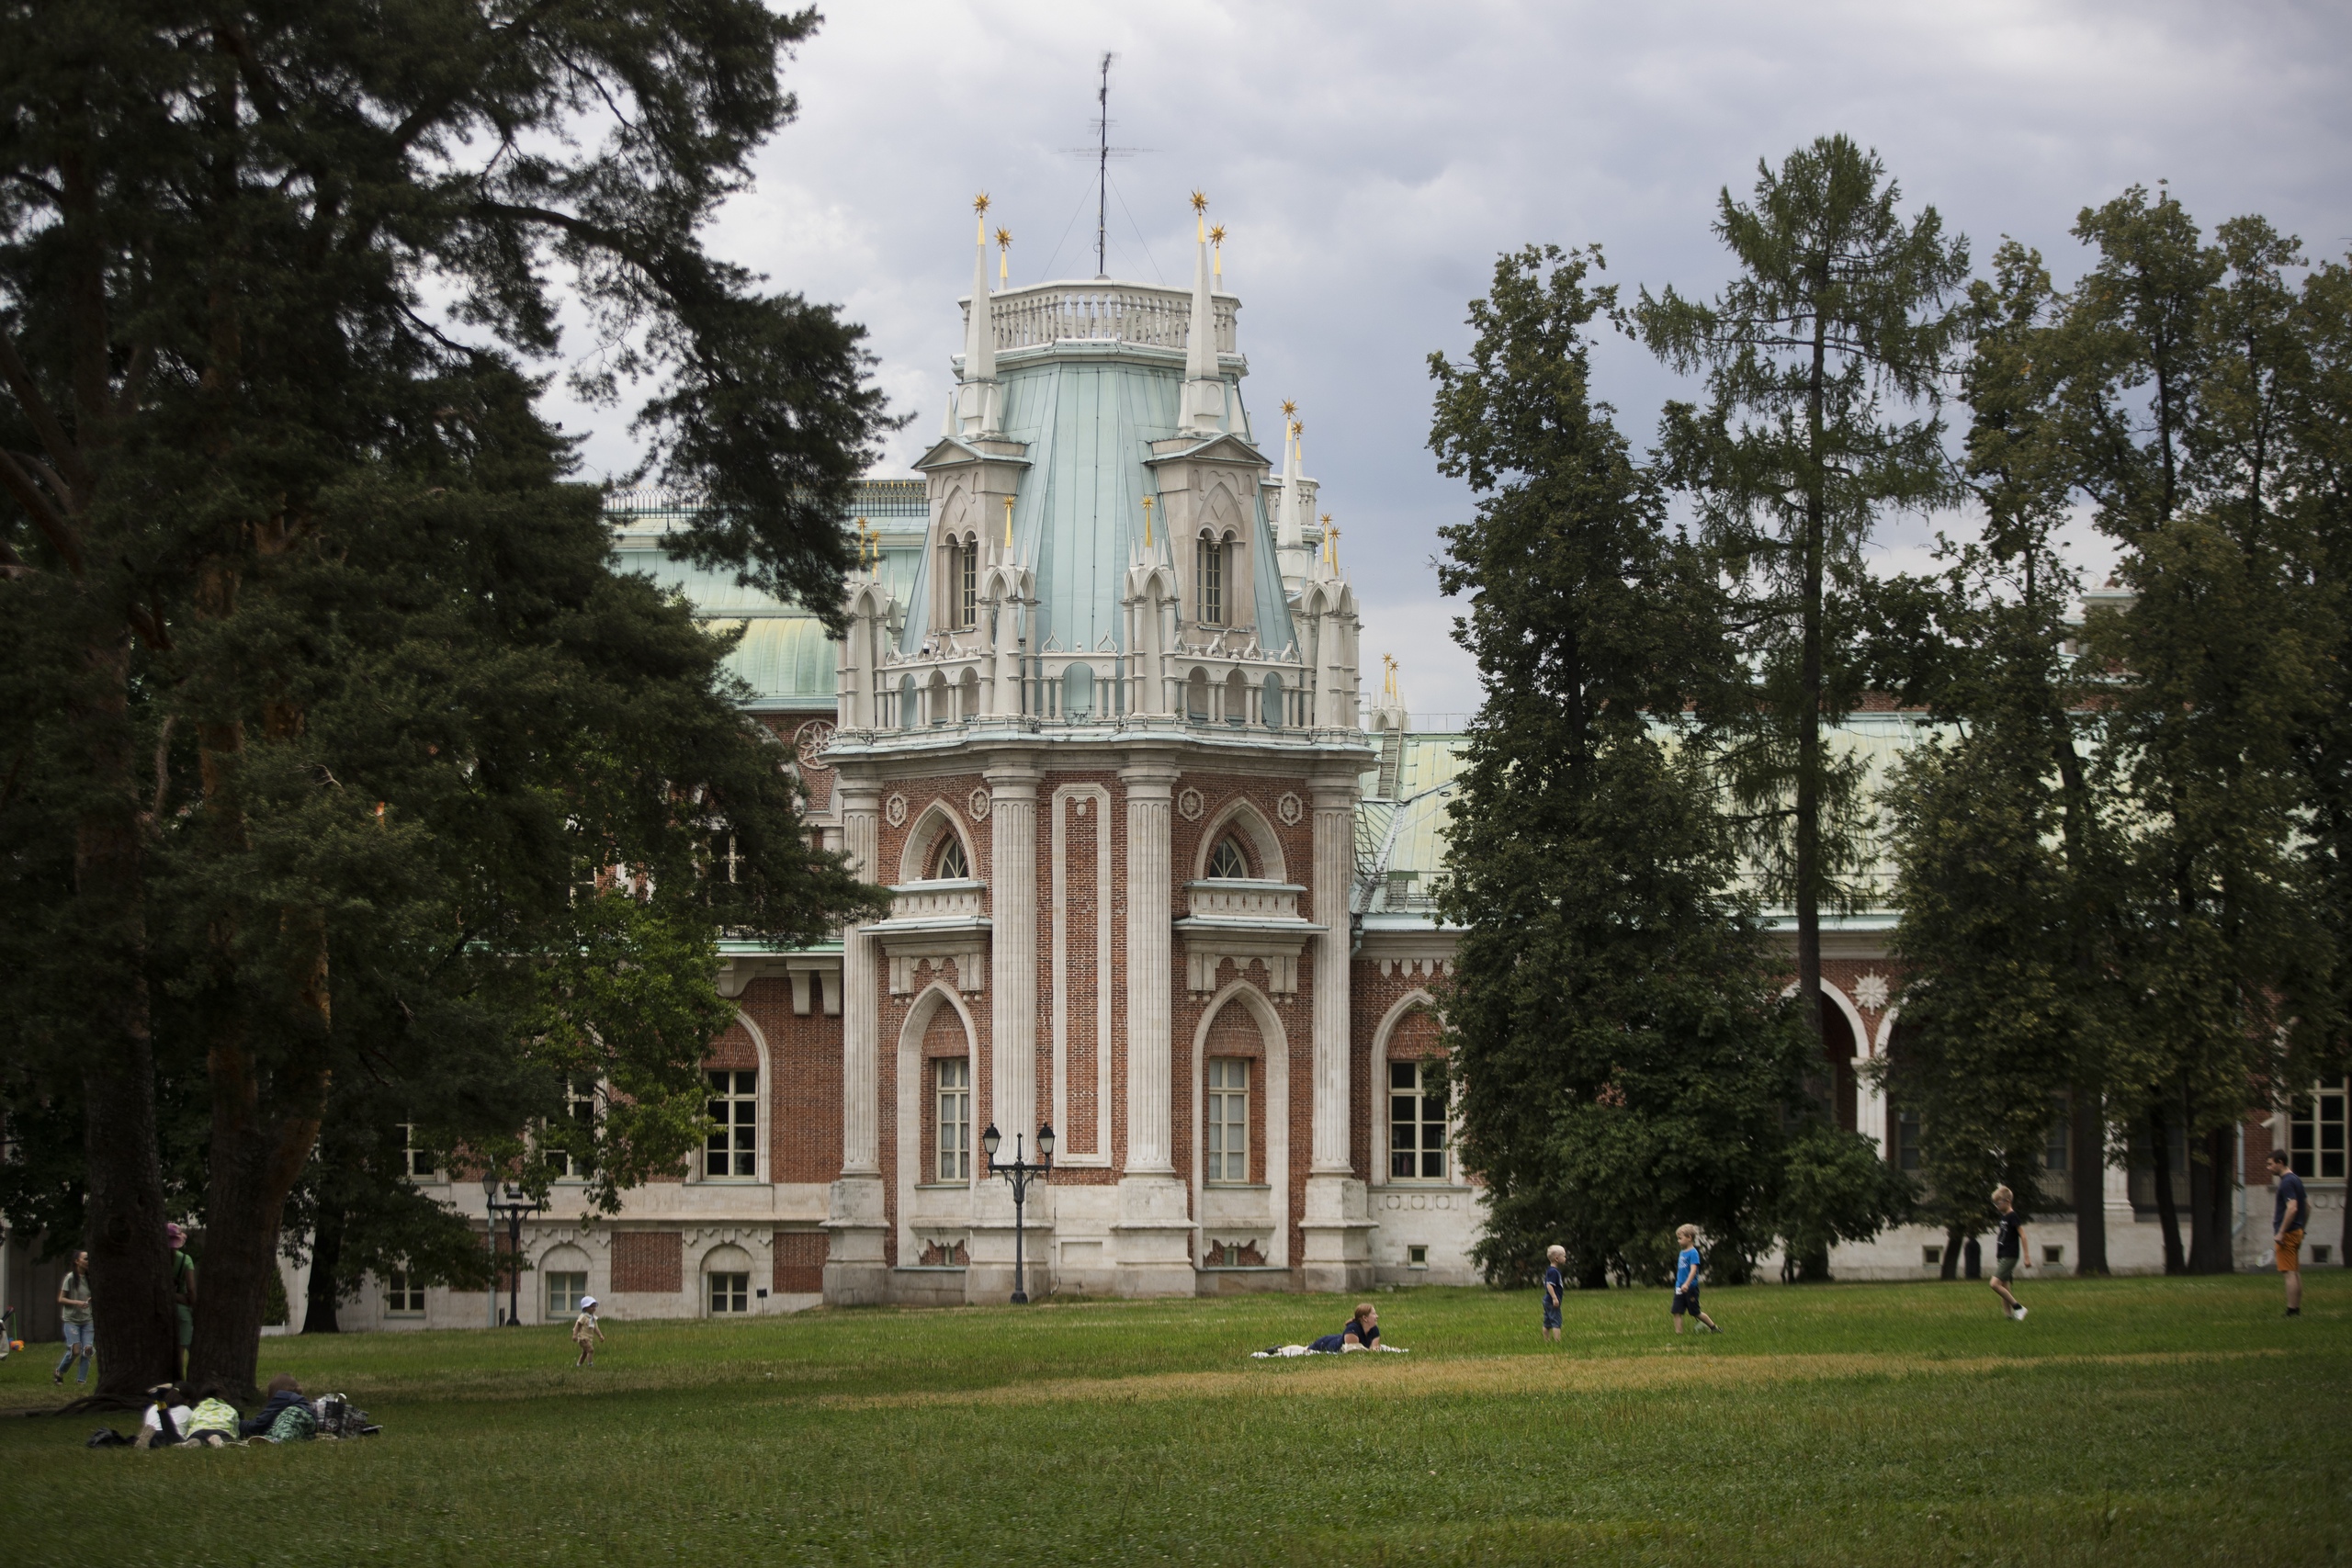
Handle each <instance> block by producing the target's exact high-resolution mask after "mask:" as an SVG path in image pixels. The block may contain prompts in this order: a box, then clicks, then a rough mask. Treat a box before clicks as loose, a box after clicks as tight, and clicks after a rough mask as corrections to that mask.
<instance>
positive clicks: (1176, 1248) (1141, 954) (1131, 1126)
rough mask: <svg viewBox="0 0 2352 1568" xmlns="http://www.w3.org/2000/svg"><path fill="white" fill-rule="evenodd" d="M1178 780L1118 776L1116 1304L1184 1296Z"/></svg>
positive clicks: (1158, 774) (1136, 769) (1173, 773)
mask: <svg viewBox="0 0 2352 1568" xmlns="http://www.w3.org/2000/svg"><path fill="white" fill-rule="evenodd" d="M1177 778H1178V771H1177V769H1176V767H1175V766H1174V765H1173V764H1172V763H1169V762H1162V761H1157V760H1151V761H1138V762H1136V763H1133V764H1131V765H1130V766H1128V767H1126V768H1124V769H1122V770H1120V773H1119V782H1120V783H1121V784H1124V785H1125V788H1126V792H1127V843H1126V849H1127V886H1126V895H1127V897H1126V903H1127V909H1126V937H1127V943H1126V946H1127V1008H1126V1013H1127V1016H1126V1050H1125V1056H1126V1065H1127V1141H1126V1155H1125V1169H1124V1171H1123V1173H1122V1174H1121V1176H1120V1178H1119V1223H1118V1224H1117V1226H1116V1227H1115V1231H1114V1240H1115V1245H1116V1247H1117V1269H1116V1276H1117V1280H1118V1289H1119V1291H1120V1292H1121V1293H1122V1294H1125V1295H1133V1296H1156V1295H1190V1294H1192V1293H1193V1288H1194V1277H1193V1263H1194V1259H1193V1223H1192V1203H1191V1194H1190V1193H1189V1192H1188V1191H1187V1190H1186V1188H1185V1185H1184V1181H1183V1179H1182V1177H1180V1176H1179V1175H1177V1173H1176V1162H1175V1157H1174V1155H1175V1138H1174V1134H1173V1122H1174V1117H1173V1110H1172V1108H1173V1106H1174V1103H1175V1049H1174V1042H1173V1037H1172V1030H1173V1028H1174V1009H1173V998H1174V990H1175V985H1176V973H1175V929H1174V919H1173V916H1172V913H1171V910H1172V908H1173V905H1172V903H1171V899H1172V897H1173V894H1174V865H1173V862H1172V860H1171V855H1172V849H1171V833H1170V829H1171V827H1172V825H1173V824H1172V811H1173V805H1172V802H1173V798H1174V795H1175V788H1176V781H1177Z"/></svg>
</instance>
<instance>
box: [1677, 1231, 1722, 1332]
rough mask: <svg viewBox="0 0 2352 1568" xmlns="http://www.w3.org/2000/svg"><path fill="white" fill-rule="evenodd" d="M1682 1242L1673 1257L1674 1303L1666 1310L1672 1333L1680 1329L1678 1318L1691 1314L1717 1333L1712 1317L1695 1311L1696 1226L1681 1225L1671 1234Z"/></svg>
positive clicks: (1696, 1273)
mask: <svg viewBox="0 0 2352 1568" xmlns="http://www.w3.org/2000/svg"><path fill="white" fill-rule="evenodd" d="M1674 1239H1675V1240H1677V1241H1679V1242H1680V1243H1681V1244H1682V1252H1681V1256H1679V1257H1678V1258H1675V1260H1674V1304H1673V1305H1672V1306H1670V1307H1669V1308H1668V1309H1667V1310H1668V1314H1669V1315H1671V1316H1672V1317H1673V1319H1674V1332H1676V1333H1677V1334H1679V1333H1681V1332H1682V1320H1683V1319H1684V1318H1685V1317H1695V1318H1697V1319H1698V1320H1699V1323H1700V1325H1701V1326H1702V1327H1704V1328H1705V1329H1706V1331H1707V1332H1708V1333H1710V1334H1721V1333H1722V1332H1723V1328H1722V1326H1721V1325H1718V1324H1717V1323H1716V1322H1715V1320H1714V1319H1713V1318H1712V1317H1709V1316H1708V1315H1707V1314H1705V1313H1703V1312H1701V1311H1700V1310H1699V1263H1700V1259H1699V1227H1698V1226H1697V1225H1684V1226H1682V1227H1680V1228H1679V1229H1678V1230H1677V1231H1676V1232H1675V1233H1674Z"/></svg>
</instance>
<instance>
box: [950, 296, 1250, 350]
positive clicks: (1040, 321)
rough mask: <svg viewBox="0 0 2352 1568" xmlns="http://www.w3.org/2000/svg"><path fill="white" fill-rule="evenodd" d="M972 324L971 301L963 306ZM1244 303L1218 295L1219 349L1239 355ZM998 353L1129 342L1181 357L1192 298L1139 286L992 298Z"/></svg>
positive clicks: (1189, 324)
mask: <svg viewBox="0 0 2352 1568" xmlns="http://www.w3.org/2000/svg"><path fill="white" fill-rule="evenodd" d="M963 306H964V319H965V321H967V323H968V322H969V321H970V320H971V311H972V302H971V301H970V300H969V299H966V300H964V301H963ZM1240 307H1241V301H1240V300H1239V299H1237V298H1236V297H1235V296H1233V295H1230V294H1219V295H1217V296H1216V349H1217V352H1218V353H1219V354H1236V353H1238V352H1239V350H1238V349H1237V348H1236V347H1235V346H1234V345H1235V342H1236V338H1235V334H1234V313H1235V312H1236V311H1237V310H1239V309H1240ZM1192 319H1193V297H1192V294H1191V291H1190V290H1187V289H1182V288H1151V287H1149V286H1148V285H1144V284H1135V283H1117V284H1112V283H1037V284H1032V285H1030V286H1029V287H1028V288H1008V289H1006V290H1004V291H1003V292H1002V293H1001V294H992V295H990V296H989V321H990V323H991V324H992V325H993V326H994V327H995V329H996V350H997V352H998V353H999V354H1005V353H1009V352H1012V351H1014V350H1018V349H1023V348H1042V347H1045V346H1047V345H1049V344H1056V343H1069V342H1086V343H1125V344H1136V346H1138V347H1142V348H1168V349H1174V350H1177V351H1178V352H1180V353H1181V352H1182V350H1183V348H1184V346H1185V336H1186V334H1187V333H1188V332H1189V331H1190V329H1191V326H1192Z"/></svg>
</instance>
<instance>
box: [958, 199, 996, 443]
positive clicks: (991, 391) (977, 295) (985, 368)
mask: <svg viewBox="0 0 2352 1568" xmlns="http://www.w3.org/2000/svg"><path fill="white" fill-rule="evenodd" d="M972 210H973V211H974V212H975V213H977V214H978V217H977V218H976V219H975V220H974V222H975V224H976V226H977V228H978V233H977V234H976V235H975V237H974V239H973V242H972V310H971V314H970V315H969V316H968V317H967V318H966V320H965V322H964V377H963V382H962V384H961V385H960V386H958V387H957V389H956V424H957V426H958V428H959V429H960V431H961V432H962V434H966V435H979V434H986V433H988V432H989V431H992V430H993V429H995V427H996V413H997V407H996V332H995V323H994V322H993V321H990V320H989V198H988V196H987V194H986V193H985V192H983V193H982V194H981V195H979V196H977V197H973V199H972Z"/></svg>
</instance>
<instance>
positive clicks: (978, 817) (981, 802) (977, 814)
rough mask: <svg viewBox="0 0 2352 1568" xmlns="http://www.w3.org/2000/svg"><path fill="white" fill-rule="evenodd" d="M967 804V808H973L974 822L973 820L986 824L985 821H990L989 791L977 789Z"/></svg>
mask: <svg viewBox="0 0 2352 1568" xmlns="http://www.w3.org/2000/svg"><path fill="white" fill-rule="evenodd" d="M965 804H967V806H969V807H971V808H972V820H973V821H975V822H985V821H987V820H988V819H989V792H988V791H986V790H984V789H976V790H974V791H973V792H972V798H971V799H970V800H969V801H967V802H966V803H965Z"/></svg>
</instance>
